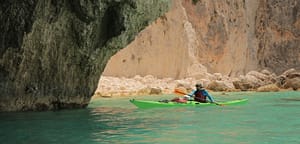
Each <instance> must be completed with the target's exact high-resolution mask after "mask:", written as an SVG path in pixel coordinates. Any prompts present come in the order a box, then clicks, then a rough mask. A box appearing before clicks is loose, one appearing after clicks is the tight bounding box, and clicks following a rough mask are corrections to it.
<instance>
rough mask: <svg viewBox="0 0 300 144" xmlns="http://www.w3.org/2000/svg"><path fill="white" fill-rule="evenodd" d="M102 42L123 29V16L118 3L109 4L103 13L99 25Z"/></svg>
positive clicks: (118, 33)
mask: <svg viewBox="0 0 300 144" xmlns="http://www.w3.org/2000/svg"><path fill="white" fill-rule="evenodd" d="M101 30H102V31H101V37H102V38H103V41H102V44H101V45H104V44H105V43H106V42H107V41H108V40H110V39H111V38H113V37H116V36H118V35H120V34H121V33H122V32H123V31H125V26H124V17H123V15H122V14H121V8H120V5H119V4H116V5H112V6H109V7H108V8H107V10H106V11H105V13H104V16H103V18H102V25H101Z"/></svg>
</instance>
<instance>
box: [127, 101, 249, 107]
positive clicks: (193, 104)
mask: <svg viewBox="0 0 300 144" xmlns="http://www.w3.org/2000/svg"><path fill="white" fill-rule="evenodd" d="M129 101H130V102H131V103H132V104H134V105H135V106H136V107H138V108H156V107H198V106H216V104H215V103H199V102H197V101H187V102H186V103H178V102H172V101H168V102H159V101H147V100H135V99H131V100H129ZM247 101H248V99H238V100H232V101H225V102H218V104H219V105H223V106H225V105H238V104H243V103H246V102H247Z"/></svg>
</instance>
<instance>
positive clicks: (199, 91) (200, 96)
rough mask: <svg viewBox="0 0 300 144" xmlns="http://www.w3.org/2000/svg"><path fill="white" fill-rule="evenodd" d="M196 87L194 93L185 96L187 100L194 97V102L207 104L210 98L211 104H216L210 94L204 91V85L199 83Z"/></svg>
mask: <svg viewBox="0 0 300 144" xmlns="http://www.w3.org/2000/svg"><path fill="white" fill-rule="evenodd" d="M195 86H196V90H194V91H192V92H191V93H189V94H188V95H186V96H185V97H186V98H187V99H190V98H191V97H193V98H194V101H197V102H201V103H207V102H208V101H207V100H206V98H208V99H209V102H210V103H216V102H215V101H214V98H213V97H212V96H210V95H209V94H208V92H207V91H206V90H205V89H204V87H203V86H202V84H200V83H198V84H196V85H195Z"/></svg>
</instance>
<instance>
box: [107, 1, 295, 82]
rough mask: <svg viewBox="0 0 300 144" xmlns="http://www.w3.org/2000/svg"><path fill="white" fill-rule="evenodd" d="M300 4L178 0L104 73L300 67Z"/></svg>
mask: <svg viewBox="0 0 300 144" xmlns="http://www.w3.org/2000/svg"><path fill="white" fill-rule="evenodd" d="M193 2H194V3H193ZM299 9H300V2H299V1H298V0H289V1H278V0H222V1H218V0H201V1H200V0H199V1H197V2H196V1H194V0H193V1H192V0H174V1H173V5H172V8H171V10H170V11H169V12H168V13H167V14H166V15H165V16H164V17H161V18H160V19H158V20H156V21H155V22H154V23H152V24H151V25H150V26H149V27H147V28H146V29H145V30H144V31H142V32H141V33H140V34H139V36H138V37H137V38H136V39H135V41H133V42H132V43H131V44H130V45H128V46H127V47H126V48H125V49H122V51H121V52H120V53H118V54H117V55H115V56H114V57H112V59H111V60H110V61H109V63H108V66H107V68H106V69H105V71H104V73H103V74H104V75H107V76H126V77H130V76H134V75H142V76H145V75H149V74H150V75H154V76H157V77H174V78H184V77H191V76H192V77H198V78H201V77H205V76H206V75H207V74H206V73H207V72H209V73H222V74H223V75H227V76H230V77H235V76H239V75H245V74H247V73H248V72H249V71H252V70H256V71H261V70H263V69H267V70H269V71H271V72H274V73H275V74H277V75H278V74H281V73H282V72H284V71H285V70H287V69H290V68H295V69H300V48H299V47H298V46H299V43H300V37H299V33H300V11H299ZM122 70H123V71H122Z"/></svg>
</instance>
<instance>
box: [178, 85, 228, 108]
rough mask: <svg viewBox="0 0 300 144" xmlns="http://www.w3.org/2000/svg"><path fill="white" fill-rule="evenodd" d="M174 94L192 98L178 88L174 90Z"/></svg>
mask: <svg viewBox="0 0 300 144" xmlns="http://www.w3.org/2000/svg"><path fill="white" fill-rule="evenodd" d="M174 93H175V94H178V95H181V96H184V95H188V96H190V95H189V94H187V93H185V92H183V91H182V90H180V89H178V88H177V89H174ZM212 103H214V104H216V105H218V106H224V105H223V104H219V103H216V102H212Z"/></svg>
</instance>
